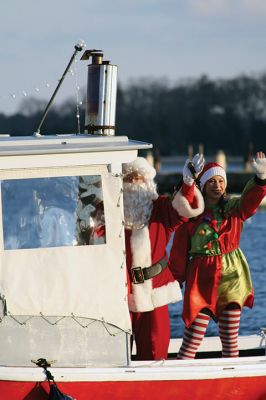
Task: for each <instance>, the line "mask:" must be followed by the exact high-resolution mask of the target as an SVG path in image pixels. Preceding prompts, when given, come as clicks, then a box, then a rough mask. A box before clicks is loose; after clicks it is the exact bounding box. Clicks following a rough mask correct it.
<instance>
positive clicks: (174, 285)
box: [152, 281, 182, 308]
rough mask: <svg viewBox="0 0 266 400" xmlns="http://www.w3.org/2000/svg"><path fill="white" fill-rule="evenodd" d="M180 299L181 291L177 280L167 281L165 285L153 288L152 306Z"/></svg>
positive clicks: (155, 306) (159, 305)
mask: <svg viewBox="0 0 266 400" xmlns="http://www.w3.org/2000/svg"><path fill="white" fill-rule="evenodd" d="M180 300H182V292H181V289H180V286H179V283H178V282H177V281H174V282H169V283H168V284H167V285H164V286H161V287H158V288H155V289H153V291H152V302H153V305H154V308H157V307H161V306H164V305H165V304H169V303H176V302H177V301H180Z"/></svg>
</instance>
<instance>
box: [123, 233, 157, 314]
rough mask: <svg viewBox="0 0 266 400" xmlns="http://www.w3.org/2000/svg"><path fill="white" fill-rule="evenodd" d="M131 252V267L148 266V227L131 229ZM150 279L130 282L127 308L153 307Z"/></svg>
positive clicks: (136, 309) (131, 309)
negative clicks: (136, 282) (130, 288)
mask: <svg viewBox="0 0 266 400" xmlns="http://www.w3.org/2000/svg"><path fill="white" fill-rule="evenodd" d="M130 246H131V252H132V268H134V267H141V268H145V267H149V266H150V265H151V264H152V260H151V243H150V233H149V228H148V227H147V226H144V228H142V229H132V234H131V238H130ZM151 293H152V280H151V279H149V280H146V281H144V283H139V284H134V283H133V284H132V293H131V294H130V295H129V310H130V311H133V312H144V311H151V310H153V309H154V306H153V303H152V298H151Z"/></svg>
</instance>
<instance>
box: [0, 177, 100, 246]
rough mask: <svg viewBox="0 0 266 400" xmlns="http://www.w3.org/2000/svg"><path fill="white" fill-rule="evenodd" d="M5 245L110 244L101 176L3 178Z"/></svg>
mask: <svg viewBox="0 0 266 400" xmlns="http://www.w3.org/2000/svg"><path fill="white" fill-rule="evenodd" d="M1 195H2V221H3V239H4V249H5V250H10V249H32V248H40V247H59V246H81V245H98V244H104V243H106V235H105V217H104V203H103V191H102V179H101V176H100V175H85V176H64V177H49V178H29V179H7V180H2V181H1Z"/></svg>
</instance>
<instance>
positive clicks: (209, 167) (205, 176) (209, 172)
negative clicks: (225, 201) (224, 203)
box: [198, 162, 227, 190]
mask: <svg viewBox="0 0 266 400" xmlns="http://www.w3.org/2000/svg"><path fill="white" fill-rule="evenodd" d="M216 175H219V176H221V177H222V178H224V183H225V186H226V185H227V179H226V172H225V170H224V168H223V167H221V165H219V164H217V163H214V162H213V163H207V164H206V165H205V166H204V168H203V170H202V172H201V173H200V174H199V176H198V179H199V180H200V188H201V190H202V189H203V188H204V185H205V183H206V182H207V181H208V180H209V179H211V178H213V177H214V176H216Z"/></svg>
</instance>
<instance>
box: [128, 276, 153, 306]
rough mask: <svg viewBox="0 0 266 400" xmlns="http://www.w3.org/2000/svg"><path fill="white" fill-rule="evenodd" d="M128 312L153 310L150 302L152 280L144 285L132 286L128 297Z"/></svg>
mask: <svg viewBox="0 0 266 400" xmlns="http://www.w3.org/2000/svg"><path fill="white" fill-rule="evenodd" d="M128 306H129V310H130V311H132V312H146V311H152V310H154V305H153V302H152V280H151V279H148V280H147V281H144V283H139V284H134V283H133V284H132V293H130V295H129V304H128Z"/></svg>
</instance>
